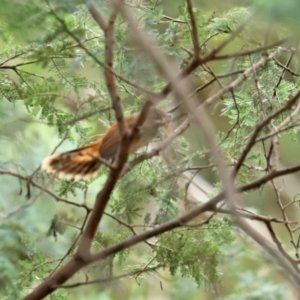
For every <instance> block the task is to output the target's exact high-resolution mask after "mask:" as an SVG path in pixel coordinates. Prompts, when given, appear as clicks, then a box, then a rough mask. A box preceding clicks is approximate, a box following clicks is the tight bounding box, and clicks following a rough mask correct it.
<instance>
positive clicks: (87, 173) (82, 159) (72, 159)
mask: <svg viewBox="0 0 300 300" xmlns="http://www.w3.org/2000/svg"><path fill="white" fill-rule="evenodd" d="M138 118H139V114H135V115H131V116H129V117H127V118H125V120H126V124H127V128H128V129H129V130H131V129H132V128H133V127H134V125H135V124H136V122H137V120H138ZM169 121H170V114H168V113H165V112H164V111H162V110H161V109H159V108H157V107H156V106H151V107H150V108H149V111H148V114H147V116H146V118H145V120H144V123H143V124H142V125H141V126H139V127H138V133H137V134H136V135H135V136H134V138H133V140H132V141H131V143H130V145H129V153H135V152H136V151H137V150H138V149H140V148H141V147H144V146H147V145H148V144H149V143H150V142H151V140H152V139H153V138H154V137H155V136H156V134H157V132H158V129H159V128H160V127H161V126H165V129H166V130H167V131H170V130H171V129H170V126H169V125H168V123H169ZM120 142H121V135H120V131H119V126H118V123H114V124H112V125H111V126H110V127H109V128H108V130H107V131H106V133H105V134H104V136H103V137H102V138H100V139H98V140H97V141H96V142H94V143H93V144H91V145H89V146H86V147H83V148H79V149H75V150H71V151H67V152H63V153H55V154H52V155H50V156H48V157H46V158H45V159H44V160H43V162H42V164H41V167H42V169H44V170H45V171H46V172H48V173H56V174H58V176H59V177H60V178H66V179H68V180H70V179H74V180H75V181H78V180H81V179H85V180H87V179H90V178H92V177H95V176H96V175H97V173H98V171H99V168H100V166H101V165H102V164H103V160H106V161H108V162H109V161H112V160H113V159H114V158H115V157H116V155H117V153H118V149H119V145H120Z"/></svg>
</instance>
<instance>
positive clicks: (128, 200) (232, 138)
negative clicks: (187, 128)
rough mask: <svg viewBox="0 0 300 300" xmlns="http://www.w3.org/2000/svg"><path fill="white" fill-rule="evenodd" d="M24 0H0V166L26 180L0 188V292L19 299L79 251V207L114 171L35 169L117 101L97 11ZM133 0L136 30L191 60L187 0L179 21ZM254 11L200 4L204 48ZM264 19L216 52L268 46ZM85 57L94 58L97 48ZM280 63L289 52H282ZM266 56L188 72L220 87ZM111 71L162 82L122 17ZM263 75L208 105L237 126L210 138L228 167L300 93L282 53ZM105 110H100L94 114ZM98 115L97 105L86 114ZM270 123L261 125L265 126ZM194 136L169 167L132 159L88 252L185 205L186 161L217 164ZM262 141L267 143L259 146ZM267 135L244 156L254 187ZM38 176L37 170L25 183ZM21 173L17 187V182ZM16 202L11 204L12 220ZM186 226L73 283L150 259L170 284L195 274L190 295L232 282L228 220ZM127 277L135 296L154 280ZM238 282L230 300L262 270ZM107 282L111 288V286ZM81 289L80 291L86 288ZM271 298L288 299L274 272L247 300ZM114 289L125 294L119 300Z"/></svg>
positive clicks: (155, 4) (126, 96) (269, 7)
mask: <svg viewBox="0 0 300 300" xmlns="http://www.w3.org/2000/svg"><path fill="white" fill-rule="evenodd" d="M19 2H20V1H16V0H14V1H9V0H5V1H2V3H1V4H2V7H3V8H2V9H1V11H0V33H1V35H0V42H1V50H0V73H1V76H0V94H1V96H0V97H1V100H2V101H0V129H1V136H0V138H1V142H3V146H2V147H1V149H0V153H1V161H0V168H1V170H2V169H3V170H4V169H5V170H11V171H12V172H13V173H15V174H17V175H19V178H18V176H14V177H10V176H9V175H7V174H6V176H4V175H3V178H4V179H3V183H1V188H3V196H2V197H3V198H2V199H1V202H0V203H1V206H0V212H1V216H2V215H3V216H4V218H3V223H1V226H0V240H1V246H0V273H1V276H0V290H1V292H0V293H1V294H0V295H1V299H17V298H19V297H23V296H25V295H26V293H27V292H28V291H29V290H31V289H32V288H33V287H35V286H37V285H38V284H40V283H41V282H42V281H43V280H44V279H45V278H46V277H47V276H48V275H49V274H50V273H51V272H52V271H53V270H54V269H55V268H57V267H58V266H59V265H63V264H64V263H65V262H66V261H67V260H68V259H70V258H71V256H72V254H73V253H74V249H75V248H76V246H75V244H74V243H75V242H76V240H77V239H78V237H79V235H80V233H81V232H82V224H83V221H84V220H85V217H86V215H85V214H84V213H86V210H85V209H84V208H82V207H80V205H81V203H83V204H84V205H82V206H85V205H88V206H89V207H92V205H93V203H94V199H95V196H96V194H97V193H98V191H99V190H100V189H101V187H102V186H103V181H104V180H103V179H105V178H106V175H107V169H105V167H104V166H103V168H102V169H101V171H100V175H99V176H98V177H97V178H95V179H93V180H90V181H88V182H86V181H79V182H74V181H69V180H65V179H53V178H52V177H51V176H49V177H48V175H47V174H46V173H45V172H43V171H40V169H39V168H38V166H39V164H40V162H41V160H42V158H43V157H44V156H46V155H48V154H49V153H51V152H52V151H54V150H55V151H63V150H61V148H63V147H65V150H69V149H72V148H74V147H76V146H82V145H85V144H87V143H89V141H91V140H93V139H95V138H98V137H99V136H98V135H99V133H103V132H104V131H105V130H106V128H107V127H108V126H109V125H110V124H112V123H113V122H114V121H115V118H114V112H113V111H112V110H111V109H109V108H110V107H111V102H110V98H109V94H108V91H107V87H106V83H105V81H104V80H103V68H102V66H101V65H100V64H99V63H98V62H97V61H96V60H95V57H96V58H97V59H98V60H99V61H101V62H104V52H105V34H104V33H103V31H102V30H101V29H100V28H99V26H98V24H96V23H95V22H94V21H93V20H91V17H90V15H89V13H88V12H87V9H86V7H85V5H84V3H82V1H71V0H67V1H56V0H55V1H51V2H49V3H48V2H47V3H48V4H47V5H46V4H45V3H43V4H42V3H40V2H38V1H35V0H28V1H25V2H24V3H23V2H22V3H19ZM106 2H107V1H99V4H98V3H97V4H98V5H99V7H100V8H101V12H102V13H103V16H104V17H105V18H106V19H107V17H108V16H109V12H110V9H109V7H108V6H107V3H106ZM138 2H139V5H136V1H129V2H128V4H129V6H130V5H136V7H135V10H134V11H135V16H136V17H137V19H138V20H139V22H140V23H139V26H142V27H144V28H145V30H146V31H147V32H148V34H149V36H150V37H151V38H152V39H153V40H154V41H155V42H156V43H157V44H158V45H159V47H160V48H161V50H162V51H163V52H164V53H165V54H166V55H167V56H168V58H169V59H170V60H173V61H174V62H176V63H177V64H178V66H180V68H181V69H182V68H184V67H185V66H187V65H188V64H189V63H190V61H191V59H192V49H193V41H192V39H191V34H190V33H191V26H190V16H189V14H188V11H187V8H186V3H185V2H184V1H177V2H176V5H174V7H175V8H176V16H172V17H171V16H170V15H171V14H170V15H169V12H168V9H167V8H166V7H165V6H163V5H164V4H163V3H160V2H159V1H156V0H150V1H144V3H141V1H138ZM161 2H163V1H161ZM193 2H195V3H196V2H197V1H193ZM253 2H254V3H255V4H257V5H258V7H261V6H263V7H264V8H265V9H266V11H268V12H270V14H272V15H273V16H276V15H277V14H278V15H279V16H283V15H286V13H287V12H290V11H291V10H292V8H295V7H297V4H296V2H293V1H292V0H290V1H288V4H289V5H288V6H285V8H284V11H281V7H282V5H278V7H279V8H278V7H275V5H274V4H272V3H271V2H272V1H265V2H262V1H253ZM275 2H276V3H277V2H278V1H275ZM275 2H274V3H275ZM197 4H198V3H197ZM175 8H174V9H175ZM279 10H280V11H279ZM252 11H253V8H252V7H238V6H235V7H233V8H232V9H230V10H227V11H225V12H224V11H219V10H213V9H205V8H204V7H201V6H200V5H199V7H198V6H197V7H196V6H195V7H194V8H193V12H194V14H195V18H196V23H197V29H198V33H199V40H200V43H201V49H200V51H201V55H205V54H206V53H208V52H209V51H211V50H212V49H214V48H215V46H216V45H218V43H219V42H221V41H223V40H224V39H225V38H226V37H227V36H228V34H230V33H232V32H233V31H234V30H236V29H237V28H238V27H239V25H241V24H242V23H243V22H244V20H245V19H247V18H248V17H249V16H250V14H251V12H252ZM174 14H175V13H174ZM10 16H12V17H10ZM261 24H262V19H257V23H255V24H253V23H252V24H251V23H250V25H249V27H247V28H246V30H245V31H244V32H243V33H241V34H239V35H238V36H237V37H236V40H235V44H233V46H232V45H230V46H228V47H225V49H223V50H222V52H221V53H219V54H220V55H226V54H227V53H231V50H232V49H233V51H232V52H234V51H236V52H239V51H246V50H249V49H253V48H256V47H258V46H261V45H264V44H265V42H266V39H265V36H263V34H264V31H263V30H261V28H262V26H261ZM258 29H259V30H258ZM261 31H263V32H261ZM285 33H286V31H285V29H281V28H280V30H279V31H276V33H273V35H272V36H271V37H270V39H272V38H273V37H274V36H285ZM78 41H80V43H78ZM231 47H232V48H231ZM269 50H270V51H272V49H269ZM88 52H90V53H93V54H94V55H95V57H91V56H90V55H89V53H88ZM283 58H284V59H285V58H287V57H286V56H285V55H283ZM260 59H261V55H260V53H254V54H251V55H241V56H239V55H236V57H229V58H228V59H226V60H221V62H219V61H218V64H217V63H215V62H214V63H211V64H209V63H208V64H207V65H202V66H201V67H199V68H198V69H197V70H196V71H194V73H193V74H192V75H193V76H192V81H193V83H194V84H195V86H200V87H201V86H202V85H203V84H205V83H207V82H208V81H210V80H215V81H216V82H217V84H218V86H219V87H222V86H226V85H228V84H229V83H231V82H232V81H233V80H234V79H236V78H237V77H238V76H241V74H240V73H238V74H237V73H236V74H233V75H231V76H227V77H226V76H219V74H221V75H222V73H229V72H234V71H240V70H242V71H244V70H245V69H246V68H251V67H252V66H253V65H254V64H255V63H257V62H258V61H259V60H260ZM295 67H299V65H296V66H295ZM114 69H115V71H116V72H117V73H119V74H120V75H122V76H123V77H125V78H126V79H128V80H131V81H132V82H134V83H135V84H138V85H141V86H142V87H146V88H147V89H148V90H149V91H153V92H156V91H158V92H160V91H161V89H162V88H163V87H164V86H165V85H166V82H165V81H163V80H162V78H161V76H160V74H159V73H158V72H157V71H156V68H155V66H153V64H152V62H151V61H150V60H149V58H148V57H147V56H146V55H145V53H143V52H142V51H140V49H139V47H138V45H137V44H136V43H135V41H134V37H133V36H130V34H129V30H128V26H127V24H126V22H124V20H123V19H122V18H121V17H118V18H117V19H116V25H115V45H114ZM255 77H256V78H255ZM255 77H254V79H253V80H248V81H245V82H243V83H242V84H241V85H239V86H238V87H237V88H235V89H234V91H233V93H232V94H230V93H228V94H226V96H225V98H224V99H223V101H222V102H221V103H220V104H219V106H217V107H214V110H213V111H212V113H213V114H220V112H221V115H222V116H223V117H224V118H225V119H226V120H227V121H228V123H229V125H230V128H229V129H228V128H227V129H228V130H230V132H229V133H228V130H227V129H224V128H222V130H220V132H219V133H218V135H217V137H216V139H217V143H218V145H219V147H220V149H221V150H222V151H223V153H224V155H225V160H226V163H227V164H228V165H232V163H233V162H235V161H236V160H237V159H238V157H239V156H240V155H241V153H242V152H243V149H244V147H245V144H247V142H248V141H249V137H250V136H251V134H252V133H253V129H254V128H255V126H256V124H257V123H258V122H260V120H262V119H263V118H264V117H265V116H266V115H269V114H271V113H272V112H275V111H276V110H277V109H279V108H280V107H282V106H283V105H284V103H286V101H287V100H288V99H289V98H290V97H291V96H292V95H294V94H295V93H296V92H297V90H298V89H299V86H298V85H299V82H298V81H297V80H290V78H289V77H288V76H284V74H283V73H282V68H281V67H279V65H278V63H277V62H276V61H271V62H270V61H269V62H268V63H267V64H266V65H265V66H264V68H262V69H260V70H259V71H257V72H256V73H255ZM257 78H259V80H256V79H257ZM116 84H117V90H118V92H119V95H120V97H121V100H122V104H123V106H124V110H125V114H126V115H129V114H132V113H135V112H136V111H139V109H140V107H141V105H142V103H143V101H144V100H143V99H144V93H142V92H141V91H139V90H138V89H135V88H133V87H132V86H131V85H130V84H127V83H124V82H123V81H122V80H121V79H119V78H118V79H117V80H116ZM200 93H201V91H200V92H199V94H200ZM209 93H210V91H207V90H205V93H203V94H200V96H199V99H201V101H203V99H204V98H205V99H206V98H207V95H209ZM165 102H167V101H165ZM102 109H103V110H105V111H103V112H101V113H98V114H96V112H97V111H100V110H102ZM92 113H95V114H94V115H93V116H91V115H92ZM85 116H88V117H85ZM89 116H90V117H89ZM287 116H288V112H286V113H284V114H281V115H279V116H277V117H276V118H274V119H273V121H272V124H271V125H270V126H276V125H278V124H280V123H281V122H282V120H283V119H284V118H286V117H287ZM24 120H25V121H24ZM297 120H298V119H297ZM95 121H96V122H95ZM298 130H299V129H298V128H292V129H291V130H289V131H288V133H287V136H288V137H289V139H291V140H292V141H295V140H297V134H298ZM269 132H270V130H269V129H268V128H266V129H265V131H264V132H262V134H267V133H269ZM91 135H97V136H92V137H91ZM196 135H197V138H198V135H199V133H198V132H195V136H196ZM199 138H200V137H199ZM189 140H191V139H188V138H185V137H182V136H181V137H179V138H178V139H177V140H176V141H175V142H174V143H173V147H174V149H175V151H177V152H176V155H177V157H176V161H175V160H174V161H171V163H170V164H173V165H171V166H170V167H169V168H167V167H162V162H161V159H160V158H153V159H151V160H149V161H145V162H144V163H143V164H140V165H138V166H137V167H135V168H134V169H133V170H131V171H130V172H129V173H128V174H126V176H124V177H123V178H121V179H120V180H119V181H118V184H117V186H116V188H115V190H114V192H113V194H112V196H111V199H110V201H109V207H108V210H109V211H107V213H109V215H107V216H106V217H105V219H104V220H103V222H101V224H100V228H99V231H98V233H97V235H96V238H95V241H94V243H93V251H94V252H95V251H101V250H103V249H105V248H106V247H109V246H112V245H115V244H117V243H120V242H122V241H124V240H125V239H127V238H130V237H131V236H132V235H134V234H137V233H139V232H142V231H144V230H147V229H151V228H154V227H155V226H158V225H161V224H164V223H166V222H168V221H170V220H172V219H174V218H176V217H179V216H180V215H181V214H182V211H181V207H182V206H184V204H186V203H182V202H184V201H182V199H185V198H186V192H187V191H185V190H184V188H182V185H180V184H181V182H180V175H181V174H180V170H185V168H194V169H195V170H196V169H197V166H198V165H199V162H201V163H202V162H205V163H206V162H209V159H208V157H209V153H208V151H207V149H205V145H201V147H198V148H197V149H196V150H194V148H193V147H192V146H193V145H192V143H190V142H189ZM157 141H158V140H156V141H155V142H157ZM63 142H64V143H63ZM62 143H63V145H62V147H61V148H59V149H58V150H57V149H56V146H61V144H62ZM268 143H269V141H266V143H265V144H268ZM265 144H261V143H260V144H257V145H256V146H255V147H253V148H252V149H251V151H250V153H249V154H248V155H247V158H246V160H245V162H244V164H243V166H242V167H241V170H240V172H239V174H238V176H237V178H236V183H237V184H238V185H241V184H245V183H248V182H249V181H251V180H252V179H255V178H257V177H259V176H260V175H261V174H263V173H264V172H265V170H266V168H267V167H268V166H267V163H266V160H265V156H266V153H265V148H264V147H265ZM6 149H7V150H6ZM143 150H144V149H143ZM132 158H133V156H132V157H130V160H131V159H132ZM199 170H202V169H201V168H199ZM196 171H197V170H196ZM210 171H211V174H210V176H212V177H213V176H214V178H217V176H218V174H216V168H214V167H213V168H211V170H210ZM197 172H198V171H197ZM30 175H32V178H31V177H28V178H27V176H30ZM1 176H2V175H1ZM12 178H14V179H12ZM24 178H25V179H24ZM1 179H2V177H1ZM12 180H15V181H12ZM18 180H20V181H22V183H18ZM31 180H33V181H34V182H35V186H36V188H34V189H33V191H32V193H28V190H29V188H28V186H30V184H31ZM213 184H214V189H213V191H211V193H210V196H212V195H215V194H217V193H218V192H219V191H221V190H222V184H221V183H220V181H219V180H215V182H214V183H213ZM39 186H41V187H43V188H38V187H39ZM31 189H32V188H31ZM25 190H27V194H32V195H29V198H30V199H29V201H31V202H28V203H30V205H28V207H25V208H24V209H23V208H22V209H20V211H19V212H18V211H14V209H16V207H20V206H22V205H24V203H25V201H27V200H28V199H27V200H25V195H24V194H26V192H25V193H24V191H25ZM38 193H40V194H38ZM53 194H55V197H53ZM59 197H63V198H66V199H67V200H68V201H69V203H65V202H63V201H56V200H62V199H59ZM54 198H55V199H54ZM53 200H55V201H53ZM200 200H202V199H200ZM51 201H52V202H51ZM26 203H27V202H26ZM50 203H52V206H51V204H50ZM53 203H54V204H53ZM70 203H71V204H70ZM72 203H73V205H72ZM15 206H16V207H15ZM25 206H26V205H25ZM12 211H14V213H13V214H11V215H10V213H11V212H12ZM5 216H9V218H8V219H11V220H12V221H10V220H9V221H7V220H6V219H5ZM202 221H203V220H202ZM1 222H2V221H1ZM199 222H200V221H199ZM189 225H190V226H186V227H181V228H177V229H176V230H173V231H170V232H167V233H164V234H161V235H159V236H158V237H156V240H155V241H151V242H148V243H143V244H142V245H138V246H137V247H134V248H129V249H125V250H123V251H121V252H119V253H117V254H116V255H114V256H111V257H109V258H107V259H105V260H102V261H99V262H97V263H95V264H93V265H92V266H88V267H87V268H86V269H85V270H83V271H82V272H80V274H79V275H78V277H76V278H75V279H72V280H74V281H76V282H77V280H82V281H84V280H89V279H103V278H104V279H105V278H109V277H112V276H114V275H115V274H117V273H118V272H119V273H124V272H125V271H133V270H136V269H137V267H139V269H140V270H141V274H139V275H138V276H137V277H144V278H148V277H147V276H149V277H150V276H151V272H147V270H146V269H147V267H148V266H149V267H150V266H156V265H157V264H161V265H162V266H163V269H165V270H168V274H167V275H168V276H169V275H170V276H169V277H168V279H169V278H172V279H174V280H176V279H178V278H179V279H184V280H188V282H189V284H191V285H192V284H193V283H196V284H195V285H197V288H196V287H195V295H196V296H197V295H198V293H199V291H201V292H203V291H204V290H209V291H213V290H214V288H215V286H216V285H217V284H220V282H222V280H226V278H224V277H225V276H226V274H225V275H224V274H223V275H222V274H221V272H220V269H221V268H222V267H224V264H223V263H224V260H223V258H224V251H225V250H224V249H228V248H230V246H231V245H232V243H233V241H234V238H233V233H232V224H231V222H230V221H228V219H226V218H213V219H212V220H211V221H210V222H208V223H207V224H205V225H201V226H197V224H196V223H192V224H189ZM47 234H48V236H47ZM66 253H67V255H66ZM65 255H66V256H65ZM240 260H241V261H242V260H243V258H241V259H240ZM240 260H238V262H240ZM149 261H150V263H149ZM144 271H145V273H144ZM153 272H154V271H153ZM155 272H156V273H158V274H160V272H163V270H161V269H157V270H155ZM137 277H136V278H137ZM126 280H128V281H127V282H130V289H131V291H132V295H133V296H132V295H130V296H131V298H132V297H134V296H136V295H135V294H136V293H143V295H141V299H144V298H145V294H146V292H145V291H146V288H145V290H143V291H142V292H141V291H138V292H137V288H135V285H134V284H133V283H132V282H134V280H132V279H131V278H130V279H128V278H127V279H126ZM130 280H131V281H130ZM235 280H236V282H235V284H234V287H233V288H232V291H233V293H232V295H228V296H226V297H225V298H224V299H226V300H230V299H243V298H244V299H246V297H247V294H246V292H245V291H247V292H248V289H247V286H248V284H250V282H253V281H255V272H254V271H253V270H251V271H249V272H240V276H236V278H235ZM149 281H150V280H149ZM146 284H147V285H148V288H149V286H151V283H148V282H146ZM100 287H101V289H102V288H103V289H102V290H104V287H106V285H105V284H103V285H101V286H100ZM143 287H144V286H143ZM98 288H99V287H98ZM78 289H79V290H81V287H79V288H78ZM138 289H139V287H138ZM82 290H83V289H82ZM178 290H179V292H178V299H179V298H180V297H185V294H184V292H181V290H180V288H178ZM189 292H190V291H189ZM229 293H230V291H229V292H228V294H229ZM265 293H268V294H269V295H272V297H271V296H270V298H269V299H283V298H284V296H285V295H286V294H285V293H284V292H283V288H282V286H279V285H278V286H277V285H276V283H274V280H270V281H268V280H267V281H266V284H264V288H261V287H260V282H256V284H253V291H252V293H251V295H250V294H249V295H250V296H249V297H251V298H249V299H265V298H263V296H264V294H265ZM83 294H84V292H83ZM90 294H91V295H92V291H88V292H87V293H86V294H84V295H83V298H82V299H87V298H86V297H88V296H89V295H90ZM87 295H88V296H87ZM72 297H73V298H74V295H73V294H72V293H71V292H69V291H68V290H64V289H59V290H58V291H57V292H56V293H55V294H54V295H53V296H52V299H60V300H62V299H73V298H72ZM103 297H104V296H103ZM280 297H282V298H280ZM113 298H114V296H112V297H111V298H110V299H113ZM115 298H116V299H120V297H117V296H116V297H115ZM129 298H130V297H128V299H129ZM97 299H98V298H97ZM132 299H133V298H132ZM134 299H138V298H134ZM182 299H183V298H182ZM191 299H192V298H191ZM197 299H198V298H197Z"/></svg>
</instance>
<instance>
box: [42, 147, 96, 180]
mask: <svg viewBox="0 0 300 300" xmlns="http://www.w3.org/2000/svg"><path fill="white" fill-rule="evenodd" d="M99 156H100V153H99V143H96V144H92V145H90V146H87V147H84V148H80V149H76V150H72V151H68V152H64V153H56V154H53V155H51V156H48V157H46V158H45V159H44V161H43V162H42V168H43V169H45V170H46V171H47V172H50V173H57V174H58V175H59V177H64V178H66V179H75V180H80V179H88V178H90V177H93V176H95V175H96V174H97V172H98V169H99V167H100V166H101V161H100V159H99Z"/></svg>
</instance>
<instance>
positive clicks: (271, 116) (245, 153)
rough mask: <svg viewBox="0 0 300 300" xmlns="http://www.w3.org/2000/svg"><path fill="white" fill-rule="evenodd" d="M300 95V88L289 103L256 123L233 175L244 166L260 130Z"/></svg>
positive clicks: (290, 105) (288, 107)
mask: <svg viewBox="0 0 300 300" xmlns="http://www.w3.org/2000/svg"><path fill="white" fill-rule="evenodd" d="M299 97H300V90H299V91H298V92H297V94H296V95H295V96H294V97H292V98H291V99H290V100H289V101H287V103H286V104H285V105H284V106H283V107H282V108H280V109H279V110H277V111H275V112H274V113H273V114H271V115H269V116H268V117H267V118H265V119H264V120H262V121H261V122H260V123H258V124H257V125H256V128H255V130H254V132H253V133H252V136H251V137H250V139H249V141H248V143H247V145H246V146H245V148H244V150H243V152H242V154H241V156H240V158H239V159H238V162H237V164H236V166H235V168H234V171H233V176H234V177H235V176H236V174H237V173H238V171H239V169H240V167H241V166H242V163H243V162H244V160H245V158H246V157H247V155H248V153H249V152H250V150H251V148H252V147H253V145H254V144H255V141H256V138H257V136H258V134H259V133H260V131H261V130H262V129H263V128H264V127H265V126H266V125H267V124H269V123H270V122H271V120H273V119H274V118H276V117H277V116H279V115H280V114H282V113H283V112H285V111H286V110H289V109H291V108H292V107H293V105H294V104H295V103H296V102H297V100H298V98H299Z"/></svg>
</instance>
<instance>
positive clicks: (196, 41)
mask: <svg viewBox="0 0 300 300" xmlns="http://www.w3.org/2000/svg"><path fill="white" fill-rule="evenodd" d="M186 2H187V9H188V13H189V16H190V22H191V26H192V32H191V36H192V40H193V44H194V59H196V60H197V58H198V55H199V51H200V47H199V39H198V30H197V25H196V20H195V15H194V12H193V5H192V0H186Z"/></svg>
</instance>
